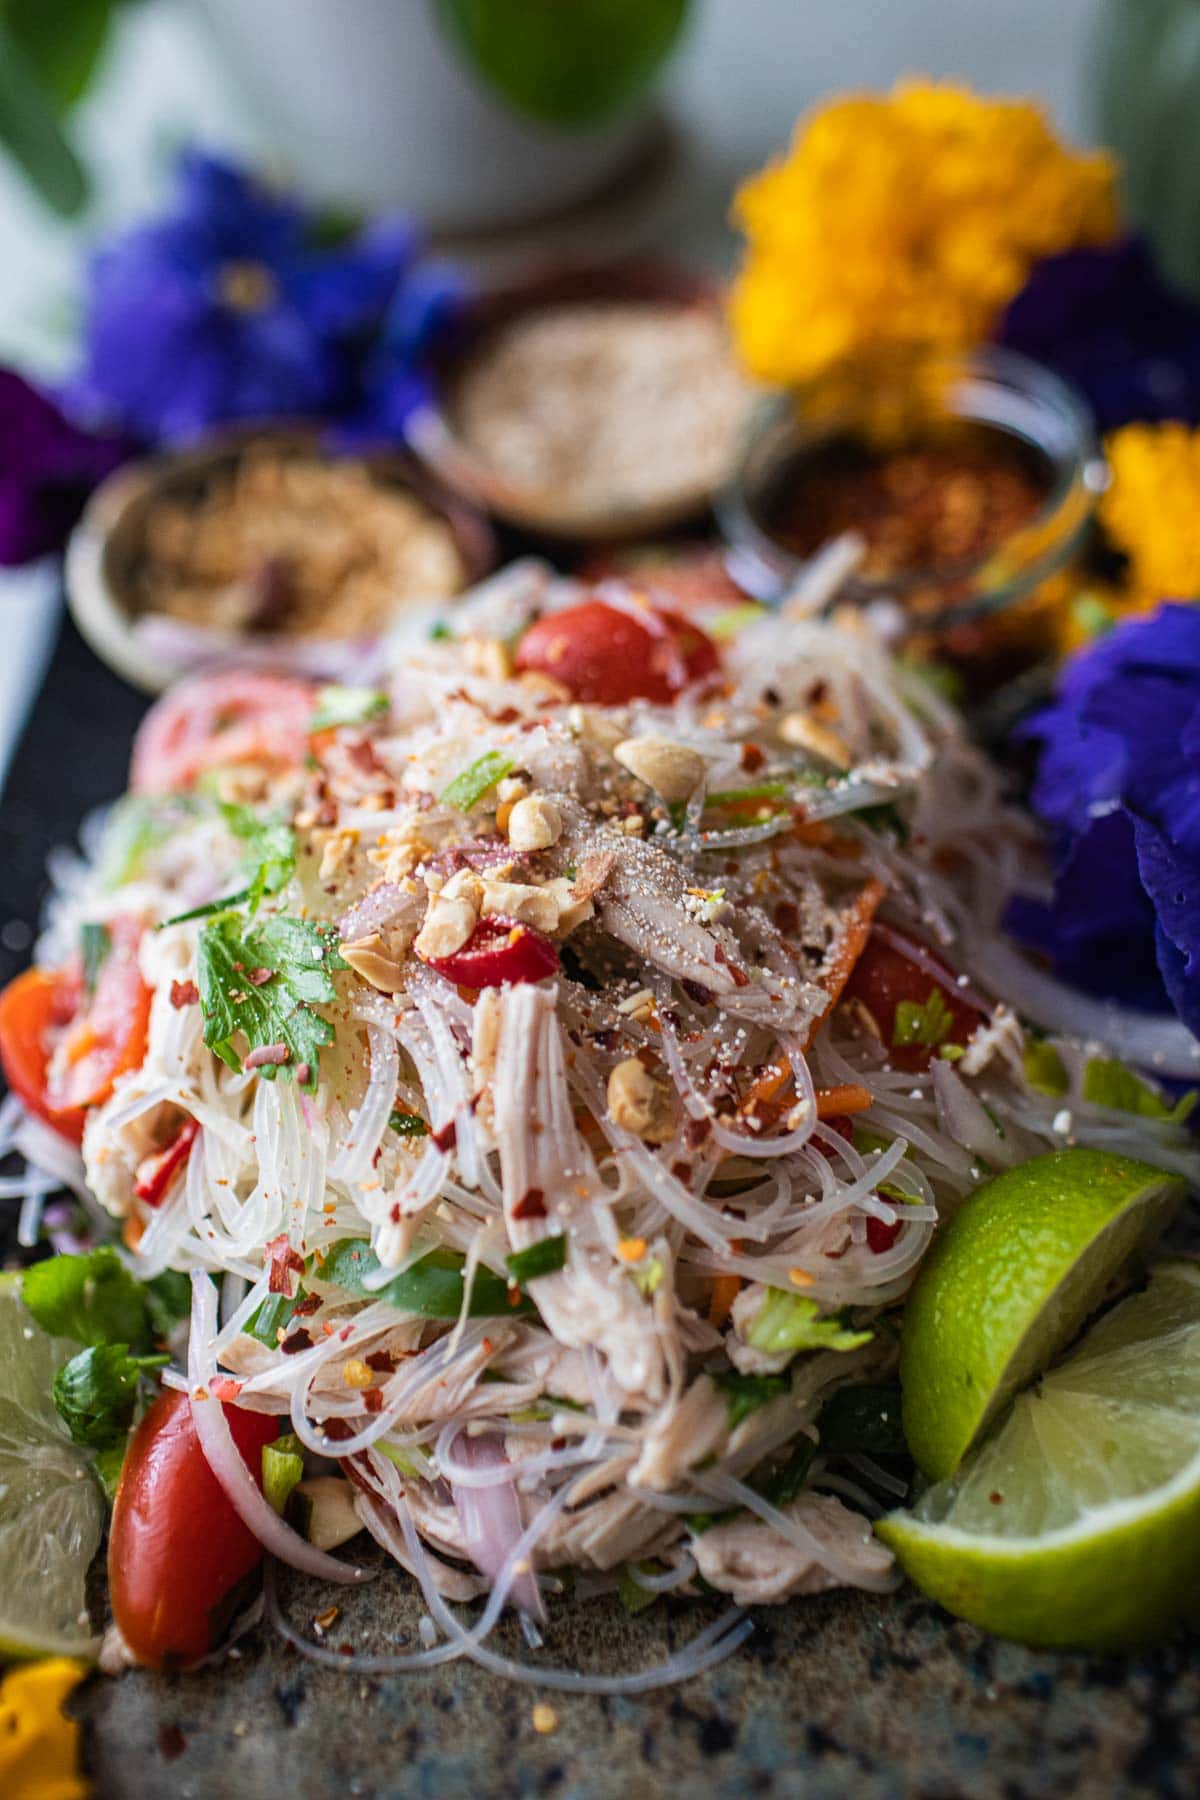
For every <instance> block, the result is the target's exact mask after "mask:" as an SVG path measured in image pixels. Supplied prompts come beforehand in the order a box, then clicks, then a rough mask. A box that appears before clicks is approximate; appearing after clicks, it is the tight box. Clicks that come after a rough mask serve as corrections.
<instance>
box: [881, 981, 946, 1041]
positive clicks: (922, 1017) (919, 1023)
mask: <svg viewBox="0 0 1200 1800" xmlns="http://www.w3.org/2000/svg"><path fill="white" fill-rule="evenodd" d="M953 1024H954V1014H953V1013H952V1012H951V1011H950V1008H949V1007H948V1006H947V1005H946V1002H945V999H944V998H943V996H942V993H941V990H940V989H938V988H936V987H935V988H931V989H930V991H929V998H928V1000H926V1001H925V1003H924V1005H921V1004H920V1003H919V1002H918V1001H916V1000H901V1001H900V1003H899V1005H898V1006H897V1007H896V1022H895V1024H894V1026H893V1028H892V1043H893V1044H895V1045H896V1046H897V1047H899V1046H900V1045H902V1044H929V1045H936V1044H940V1043H942V1042H944V1040H945V1039H946V1038H947V1037H948V1036H949V1033H950V1030H951V1028H952V1026H953Z"/></svg>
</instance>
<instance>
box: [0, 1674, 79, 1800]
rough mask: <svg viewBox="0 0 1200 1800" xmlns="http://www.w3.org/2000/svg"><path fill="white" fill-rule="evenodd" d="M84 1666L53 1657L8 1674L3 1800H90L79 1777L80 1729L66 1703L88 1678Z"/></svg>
mask: <svg viewBox="0 0 1200 1800" xmlns="http://www.w3.org/2000/svg"><path fill="white" fill-rule="evenodd" d="M86 1672H87V1671H86V1670H85V1668H84V1666H83V1664H82V1663H78V1662H72V1661H71V1660H70V1658H69V1657H65V1656H52V1657H49V1658H48V1659H47V1660H46V1661H45V1662H36V1663H28V1664H25V1665H23V1666H22V1667H20V1668H16V1669H13V1670H11V1671H10V1673H9V1674H7V1675H6V1676H5V1677H4V1680H3V1681H2V1682H0V1794H3V1796H4V1800H86V1796H87V1793H88V1783H87V1782H86V1781H85V1780H84V1779H83V1777H82V1776H81V1775H80V1773H79V1727H78V1726H77V1725H76V1723H75V1721H74V1720H73V1719H68V1718H67V1717H66V1715H65V1714H64V1712H63V1710H62V1706H63V1701H64V1700H65V1699H66V1697H67V1695H68V1694H69V1693H70V1691H71V1689H72V1688H73V1687H74V1686H75V1684H76V1683H77V1682H79V1681H81V1680H82V1679H83V1677H84V1675H85V1674H86Z"/></svg>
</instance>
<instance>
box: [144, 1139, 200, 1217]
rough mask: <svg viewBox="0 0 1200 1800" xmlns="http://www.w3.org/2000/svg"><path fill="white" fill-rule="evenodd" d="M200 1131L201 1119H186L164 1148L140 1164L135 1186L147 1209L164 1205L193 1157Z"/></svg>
mask: <svg viewBox="0 0 1200 1800" xmlns="http://www.w3.org/2000/svg"><path fill="white" fill-rule="evenodd" d="M199 1130H200V1125H199V1121H198V1120H196V1119H186V1120H185V1121H184V1123H183V1124H182V1125H181V1126H180V1128H179V1130H178V1131H177V1132H176V1134H175V1136H174V1137H173V1138H172V1139H171V1142H170V1143H169V1144H167V1145H166V1146H165V1148H164V1149H162V1150H159V1151H158V1152H157V1153H156V1154H155V1155H153V1156H147V1157H145V1158H143V1160H142V1161H141V1162H140V1163H139V1164H138V1167H137V1179H136V1180H135V1182H134V1184H133V1191H134V1193H135V1194H136V1195H137V1197H138V1199H139V1200H144V1201H145V1202H146V1205H147V1206H161V1205H162V1203H163V1201H164V1200H165V1199H166V1196H167V1190H168V1189H169V1188H170V1186H171V1183H172V1182H173V1181H174V1179H175V1177H176V1175H177V1174H178V1173H179V1171H180V1169H182V1168H184V1167H185V1165H186V1163H187V1159H188V1157H189V1156H190V1155H191V1154H192V1145H193V1144H194V1143H195V1141H196V1135H197V1133H198V1132H199Z"/></svg>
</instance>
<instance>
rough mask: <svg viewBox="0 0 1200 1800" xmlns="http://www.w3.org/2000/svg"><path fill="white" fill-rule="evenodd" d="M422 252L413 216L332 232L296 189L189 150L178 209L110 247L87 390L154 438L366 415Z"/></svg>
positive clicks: (100, 273) (92, 310) (103, 260)
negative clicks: (387, 328) (243, 424)
mask: <svg viewBox="0 0 1200 1800" xmlns="http://www.w3.org/2000/svg"><path fill="white" fill-rule="evenodd" d="M418 250H419V245H418V241H417V238H416V235H415V233H414V231H413V229H412V227H411V226H410V225H408V224H406V223H403V222H381V223H378V224H376V225H374V226H371V227H370V228H368V229H366V230H364V231H362V232H360V233H358V234H357V235H355V236H352V237H351V238H349V239H348V240H346V241H343V242H339V243H337V244H335V245H330V244H329V243H324V244H323V243H322V242H321V241H320V233H319V231H318V229H317V222H316V221H315V220H314V218H313V217H312V216H311V215H309V214H308V213H307V212H306V211H305V210H304V209H303V208H301V207H300V206H298V205H297V204H296V203H295V202H294V201H292V200H291V199H288V198H286V197H282V196H280V195H278V194H275V193H273V192H270V191H268V190H267V189H265V188H263V187H260V186H259V185H258V184H256V183H255V182H254V181H252V180H251V179H250V178H249V177H248V176H246V175H245V174H243V173H242V172H241V171H240V170H237V169H234V168H232V167H230V166H229V165H228V164H226V163H223V162H220V161H218V160H216V159H215V158H212V157H209V156H205V155H201V154H200V153H199V152H196V151H192V152H189V153H188V154H186V155H185V156H184V157H183V158H182V160H181V163H180V168H179V182H178V192H177V195H176V199H175V203H174V205H173V207H172V208H171V210H170V211H169V212H168V214H167V215H166V217H164V218H162V219H160V220H158V221H157V222H155V223H153V224H150V225H143V226H139V227H137V228H136V229H134V230H132V231H130V232H128V233H127V234H126V235H125V236H123V237H121V238H118V239H117V240H116V241H115V242H114V243H112V244H110V245H108V246H107V247H106V248H105V249H103V250H101V251H100V253H99V254H98V255H97V256H96V258H95V259H94V262H93V265H92V270H91V278H90V288H89V293H88V303H87V313H86V321H85V364H84V369H83V373H82V376H81V379H80V381H79V383H78V385H77V389H76V394H77V397H78V400H79V402H80V404H81V405H83V406H85V407H87V408H88V409H89V410H90V411H98V412H100V413H101V414H106V415H107V416H109V417H112V418H115V419H117V420H119V421H120V422H121V423H122V424H124V425H125V426H127V427H128V428H130V429H131V430H134V431H136V432H137V433H138V434H139V435H140V436H141V437H143V438H145V439H150V440H155V439H167V440H179V439H186V438H189V437H194V436H195V435H196V434H197V433H199V432H201V431H203V430H205V429H206V428H207V427H209V426H211V425H215V424H219V423H224V422H228V421H232V420H240V419H258V418H271V417H291V418H296V417H317V418H326V419H343V418H345V417H347V416H348V415H352V414H356V413H358V412H360V411H362V410H363V409H364V407H365V406H366V405H367V404H368V401H369V398H370V396H369V394H367V393H365V392H364V381H365V379H366V374H367V370H368V365H369V364H370V363H371V359H372V357H373V355H374V353H375V350H376V347H377V343H378V339H379V334H380V332H381V330H382V329H383V327H384V324H385V321H386V320H387V319H388V318H389V317H390V315H391V314H392V312H393V311H394V309H395V308H396V307H397V306H400V305H402V304H403V300H404V296H405V294H406V293H407V292H408V290H409V288H410V285H411V284H413V283H416V284H417V287H418V289H419V288H420V283H421V280H422V278H423V273H424V272H423V271H422V270H421V269H420V268H419V267H418V266H417V261H416V259H417V255H418ZM425 348H426V345H425V344H424V343H422V345H421V346H420V353H423V352H424V349H425ZM417 359H418V352H417V351H414V352H413V353H412V355H411V356H410V358H409V360H408V363H407V364H406V365H405V373H406V374H407V375H410V376H411V375H412V374H413V373H414V367H415V363H416V361H417ZM400 410H401V409H398V408H392V409H391V414H392V416H394V415H395V414H396V413H398V412H399V411H400ZM401 422H402V419H401Z"/></svg>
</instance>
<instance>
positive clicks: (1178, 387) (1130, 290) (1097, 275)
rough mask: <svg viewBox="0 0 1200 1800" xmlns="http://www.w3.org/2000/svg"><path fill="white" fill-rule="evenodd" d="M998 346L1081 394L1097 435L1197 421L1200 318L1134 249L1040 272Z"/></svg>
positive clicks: (1045, 266) (1087, 254)
mask: <svg viewBox="0 0 1200 1800" xmlns="http://www.w3.org/2000/svg"><path fill="white" fill-rule="evenodd" d="M996 337H997V341H998V342H999V343H1002V344H1007V345H1008V346H1009V347H1010V348H1011V349H1013V350H1021V351H1023V352H1024V353H1025V355H1026V356H1032V357H1036V358H1037V360H1038V361H1039V362H1043V363H1046V364H1048V365H1049V367H1050V368H1052V369H1055V370H1057V372H1058V373H1059V374H1060V375H1063V376H1065V377H1066V378H1067V380H1069V381H1073V382H1074V383H1075V385H1076V386H1077V387H1079V388H1081V389H1082V390H1083V392H1084V393H1085V394H1086V395H1087V398H1088V400H1089V402H1090V403H1091V407H1092V410H1093V412H1094V413H1095V415H1096V421H1097V424H1098V425H1099V427H1100V429H1101V430H1102V431H1113V430H1115V429H1116V427H1117V426H1118V425H1125V424H1128V423H1129V421H1130V420H1132V419H1142V420H1153V419H1183V420H1186V421H1188V422H1190V423H1196V422H1197V421H1200V308H1198V307H1196V306H1194V305H1193V304H1192V303H1191V302H1190V301H1189V300H1186V299H1184V298H1183V297H1182V296H1181V295H1179V294H1177V293H1175V292H1174V291H1173V290H1172V289H1170V288H1168V287H1167V286H1166V285H1165V284H1164V283H1163V281H1162V279H1161V278H1160V276H1159V275H1158V273H1157V271H1156V270H1155V267H1154V264H1153V262H1152V261H1151V258H1150V253H1149V251H1148V249H1147V248H1146V246H1145V244H1144V243H1143V242H1142V241H1141V240H1140V239H1137V238H1128V239H1125V240H1124V241H1123V242H1120V243H1117V244H1111V245H1105V246H1104V247H1102V248H1100V249H1091V250H1068V251H1066V252H1064V253H1063V254H1062V255H1060V256H1050V257H1047V258H1046V259H1045V261H1043V262H1040V263H1038V264H1037V266H1036V267H1035V268H1034V270H1033V272H1032V274H1031V275H1030V277H1029V280H1028V281H1027V282H1026V284H1025V286H1024V287H1023V288H1022V289H1021V292H1020V293H1019V294H1018V295H1017V297H1016V299H1015V300H1013V301H1011V302H1010V304H1009V306H1008V308H1007V310H1006V311H1005V313H1004V315H1003V317H1002V318H1001V321H1000V325H999V328H998V330H997V332H996Z"/></svg>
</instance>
